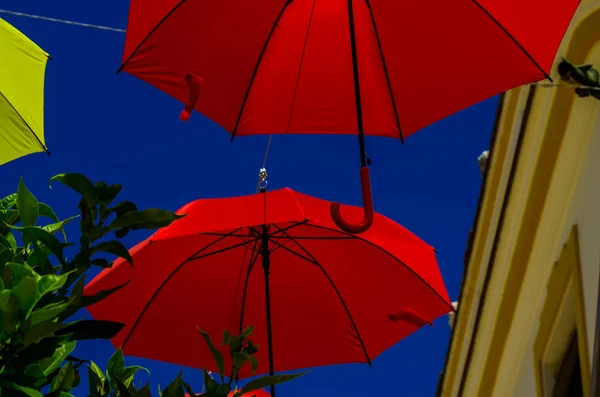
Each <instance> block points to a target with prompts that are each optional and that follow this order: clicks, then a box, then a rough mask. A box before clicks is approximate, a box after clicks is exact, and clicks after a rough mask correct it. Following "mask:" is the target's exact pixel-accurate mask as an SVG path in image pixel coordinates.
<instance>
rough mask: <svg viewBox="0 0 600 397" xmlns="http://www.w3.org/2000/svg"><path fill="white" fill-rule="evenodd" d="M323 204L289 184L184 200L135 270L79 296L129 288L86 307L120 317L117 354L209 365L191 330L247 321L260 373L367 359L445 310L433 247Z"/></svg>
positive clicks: (111, 275)
mask: <svg viewBox="0 0 600 397" xmlns="http://www.w3.org/2000/svg"><path fill="white" fill-rule="evenodd" d="M329 205H330V202H328V201H324V200H320V199H317V198H314V197H310V196H307V195H304V194H301V193H297V192H294V191H292V190H290V189H283V190H276V191H271V192H264V193H258V194H255V195H251V196H244V197H235V198H228V199H209V200H198V201H195V202H192V203H190V204H188V205H186V206H185V207H183V208H182V209H181V210H180V211H179V212H180V213H186V214H187V215H186V216H185V217H184V218H182V219H181V220H178V221H177V222H175V223H173V224H172V225H170V226H169V227H167V228H165V229H161V230H160V231H158V232H157V233H156V234H154V235H153V236H152V237H150V238H149V239H148V240H146V241H144V242H142V243H140V244H138V245H137V246H136V247H134V248H133V249H132V250H131V255H132V257H133V261H134V266H133V267H132V266H129V264H128V263H126V262H124V261H118V262H116V263H115V264H114V266H113V267H112V268H111V269H107V270H105V271H103V272H102V273H101V274H99V275H98V276H97V277H96V278H95V279H94V280H93V281H92V282H90V284H89V285H88V286H87V287H86V294H87V293H89V294H94V293H97V292H98V291H100V290H104V289H107V288H113V287H116V286H118V285H121V284H123V283H125V282H129V283H128V284H127V286H126V287H124V288H122V289H121V290H119V291H117V292H115V293H114V294H112V295H111V296H109V297H108V298H107V299H105V300H103V301H101V302H99V303H97V304H95V305H93V306H91V307H90V308H89V311H90V313H91V314H92V316H93V317H95V318H98V319H110V320H112V321H118V322H121V323H124V324H125V327H124V328H123V330H122V331H121V333H120V334H119V335H117V336H116V337H115V338H114V339H113V340H112V343H113V344H114V345H115V346H120V347H122V348H123V351H124V352H125V354H128V355H133V356H140V357H145V358H150V359H156V360H160V361H164V362H170V363H176V364H179V365H185V366H190V367H196V368H201V367H203V366H204V365H208V366H207V369H210V370H213V371H214V370H215V369H216V368H214V365H211V363H212V359H211V357H212V355H211V353H210V351H209V350H208V349H207V347H206V346H205V345H204V344H203V341H202V340H201V339H202V338H200V337H199V335H198V334H197V331H196V327H199V328H201V329H203V330H204V331H206V332H208V333H209V334H211V335H218V334H221V333H222V332H223V330H224V329H227V330H229V331H230V332H231V333H239V332H241V330H242V328H243V327H245V326H247V325H254V326H256V329H255V332H254V335H255V336H254V337H253V340H254V341H255V342H256V343H257V344H258V345H260V346H267V349H261V350H260V351H259V352H258V355H257V358H258V360H259V362H263V363H265V362H267V363H268V366H264V367H263V366H259V371H258V372H259V373H265V372H268V373H271V374H272V373H275V372H281V371H290V370H295V369H300V368H308V367H316V366H323V365H332V364H341V363H369V364H370V363H371V360H373V359H374V358H375V357H377V356H378V355H379V354H381V353H382V352H383V351H384V350H386V349H387V348H389V347H390V346H392V345H394V344H395V343H397V342H398V341H400V340H401V339H403V338H404V337H406V336H407V335H409V334H411V333H413V332H414V331H416V330H417V329H419V328H420V327H421V326H423V325H425V324H428V323H431V322H432V321H433V320H434V319H436V318H438V317H439V316H441V315H443V314H446V313H448V312H450V311H452V310H453V308H452V305H451V303H450V300H449V298H448V294H447V292H446V288H445V286H444V283H443V280H442V277H441V274H440V272H439V269H438V267H437V263H436V259H435V253H434V249H433V248H432V247H431V246H429V245H428V244H426V243H425V242H423V241H422V240H420V239H419V238H418V237H416V236H415V235H414V234H412V233H410V232H409V231H408V230H406V229H404V228H403V227H402V226H400V225H398V224H397V223H395V222H393V221H391V220H389V219H387V218H385V217H383V216H381V215H378V214H375V221H374V224H373V227H372V228H370V229H369V230H368V231H366V232H365V233H364V234H361V235H360V237H359V236H357V235H353V234H350V233H347V232H344V231H342V230H340V229H339V228H337V226H335V224H334V223H333V222H332V221H331V218H330V217H329ZM344 211H345V212H347V213H348V214H350V215H351V216H352V217H354V218H358V217H359V216H360V213H361V209H360V208H357V207H345V208H344ZM123 302H127V305H124V304H123ZM157 341H162V342H161V343H157ZM230 364H231V363H229V364H228V363H226V366H227V365H230ZM251 375H252V374H251V372H250V370H249V369H246V370H245V372H244V370H242V373H240V377H241V378H244V377H248V376H251ZM272 393H274V390H272Z"/></svg>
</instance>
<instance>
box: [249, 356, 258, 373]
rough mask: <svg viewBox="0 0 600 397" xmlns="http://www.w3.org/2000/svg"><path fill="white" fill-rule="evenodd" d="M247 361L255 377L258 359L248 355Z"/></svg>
mask: <svg viewBox="0 0 600 397" xmlns="http://www.w3.org/2000/svg"><path fill="white" fill-rule="evenodd" d="M248 361H249V362H250V366H251V367H252V375H255V374H256V369H257V368H258V359H257V358H256V357H254V356H251V355H248Z"/></svg>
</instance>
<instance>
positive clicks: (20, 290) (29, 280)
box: [11, 276, 37, 317]
mask: <svg viewBox="0 0 600 397" xmlns="http://www.w3.org/2000/svg"><path fill="white" fill-rule="evenodd" d="M11 294H12V295H14V296H15V297H16V298H17V300H18V302H19V307H20V308H21V312H23V314H24V316H25V317H27V316H28V315H29V313H30V312H31V309H33V306H34V305H35V302H36V295H37V280H36V279H35V278H33V277H29V276H27V277H23V279H22V280H21V281H19V283H18V284H17V285H16V286H14V287H13V289H12V291H11Z"/></svg>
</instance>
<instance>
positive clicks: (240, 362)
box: [232, 352, 248, 369]
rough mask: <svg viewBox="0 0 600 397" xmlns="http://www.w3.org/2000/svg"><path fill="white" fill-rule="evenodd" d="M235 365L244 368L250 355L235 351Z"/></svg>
mask: <svg viewBox="0 0 600 397" xmlns="http://www.w3.org/2000/svg"><path fill="white" fill-rule="evenodd" d="M232 358H233V366H234V367H235V368H237V369H240V368H242V367H243V366H244V365H245V364H246V362H247V361H248V355H247V354H246V353H240V352H235V353H233V357H232Z"/></svg>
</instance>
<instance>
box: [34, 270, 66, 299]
mask: <svg viewBox="0 0 600 397" xmlns="http://www.w3.org/2000/svg"><path fill="white" fill-rule="evenodd" d="M69 275H70V273H64V274H61V275H60V276H56V275H54V274H46V275H44V276H41V277H40V278H39V279H38V285H37V297H38V299H39V298H41V297H42V296H44V295H46V294H47V293H49V292H52V291H56V290H58V289H59V288H61V287H63V286H64V285H65V283H66V281H67V278H69Z"/></svg>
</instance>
